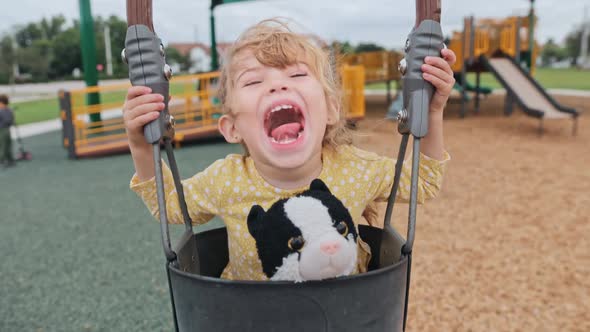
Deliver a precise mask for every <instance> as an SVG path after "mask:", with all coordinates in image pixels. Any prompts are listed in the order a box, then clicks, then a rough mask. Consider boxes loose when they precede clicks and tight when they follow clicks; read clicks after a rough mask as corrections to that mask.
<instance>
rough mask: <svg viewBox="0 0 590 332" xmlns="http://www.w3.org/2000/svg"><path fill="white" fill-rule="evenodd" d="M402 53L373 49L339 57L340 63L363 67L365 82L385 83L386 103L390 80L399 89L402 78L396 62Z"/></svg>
mask: <svg viewBox="0 0 590 332" xmlns="http://www.w3.org/2000/svg"><path fill="white" fill-rule="evenodd" d="M403 57H404V55H403V54H402V53H400V52H396V51H373V52H361V53H354V54H345V55H343V56H341V57H340V59H339V60H340V63H343V64H347V65H354V66H363V67H364V68H365V83H367V84H370V83H381V82H383V83H385V86H386V90H387V92H386V93H387V104H389V103H390V102H391V82H396V88H397V90H399V89H400V87H401V85H400V81H401V78H402V75H401V73H400V72H399V70H398V64H399V62H400V61H401V59H402V58H403Z"/></svg>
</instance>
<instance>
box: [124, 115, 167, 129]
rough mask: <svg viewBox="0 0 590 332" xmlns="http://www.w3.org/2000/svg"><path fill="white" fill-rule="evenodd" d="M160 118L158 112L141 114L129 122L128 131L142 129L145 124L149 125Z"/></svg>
mask: <svg viewBox="0 0 590 332" xmlns="http://www.w3.org/2000/svg"><path fill="white" fill-rule="evenodd" d="M158 116H160V113H158V112H149V113H146V114H142V115H140V116H138V117H136V118H135V119H133V120H132V121H131V123H130V124H129V128H130V129H139V128H143V126H145V125H146V124H148V123H150V122H151V121H153V120H155V119H157V118H158Z"/></svg>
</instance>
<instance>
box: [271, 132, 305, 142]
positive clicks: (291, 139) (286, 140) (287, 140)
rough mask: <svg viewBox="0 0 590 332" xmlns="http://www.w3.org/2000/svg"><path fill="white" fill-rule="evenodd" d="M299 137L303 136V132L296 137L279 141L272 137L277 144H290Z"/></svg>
mask: <svg viewBox="0 0 590 332" xmlns="http://www.w3.org/2000/svg"><path fill="white" fill-rule="evenodd" d="M299 137H301V132H300V133H298V134H297V137H296V138H284V139H281V140H279V141H277V140H276V139H275V138H274V137H272V138H271V139H272V142H273V143H277V144H289V143H293V142H295V141H296V140H297V139H298V138H299Z"/></svg>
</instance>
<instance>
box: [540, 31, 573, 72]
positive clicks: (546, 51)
mask: <svg viewBox="0 0 590 332" xmlns="http://www.w3.org/2000/svg"><path fill="white" fill-rule="evenodd" d="M567 57H568V53H567V50H566V49H565V48H564V47H561V46H559V45H557V44H556V43H555V41H554V40H553V39H551V38H550V39H549V40H548V41H547V43H545V45H544V46H543V50H542V51H541V61H542V63H543V66H548V65H550V64H552V63H553V62H555V61H561V60H564V59H566V58H567Z"/></svg>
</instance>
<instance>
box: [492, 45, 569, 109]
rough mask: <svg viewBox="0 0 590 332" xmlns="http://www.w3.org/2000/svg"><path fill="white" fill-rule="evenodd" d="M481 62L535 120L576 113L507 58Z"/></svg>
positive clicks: (512, 60)
mask: <svg viewBox="0 0 590 332" xmlns="http://www.w3.org/2000/svg"><path fill="white" fill-rule="evenodd" d="M481 60H482V62H483V63H484V64H485V65H486V67H487V68H488V69H489V71H490V72H492V74H493V75H494V76H495V77H496V79H498V81H499V82H500V83H501V84H502V85H503V86H504V88H506V91H507V92H508V93H510V94H511V95H512V96H513V98H514V99H515V101H516V102H517V103H518V104H519V106H520V107H521V108H522V110H523V111H524V112H525V113H526V114H528V115H530V116H534V117H537V118H544V119H562V118H572V117H576V116H577V115H578V112H577V111H576V110H574V109H572V108H568V107H564V106H562V105H560V104H558V103H557V102H556V101H555V99H553V98H552V97H551V96H550V95H549V94H548V93H547V91H545V89H544V88H543V87H542V86H541V85H539V83H538V82H537V81H535V79H534V78H532V77H531V75H529V73H527V72H526V71H524V69H522V68H521V67H520V66H519V65H518V64H517V63H516V62H515V61H514V59H512V58H510V57H508V56H502V57H497V58H496V57H494V58H491V59H490V58H486V57H485V56H482V57H481Z"/></svg>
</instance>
